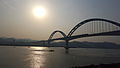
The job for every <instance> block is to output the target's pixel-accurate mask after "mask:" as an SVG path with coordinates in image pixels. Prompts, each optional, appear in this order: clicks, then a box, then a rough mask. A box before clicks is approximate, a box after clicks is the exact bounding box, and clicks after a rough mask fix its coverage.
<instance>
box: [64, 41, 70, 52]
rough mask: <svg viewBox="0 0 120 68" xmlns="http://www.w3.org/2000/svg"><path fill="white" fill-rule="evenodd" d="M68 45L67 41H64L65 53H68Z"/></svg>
mask: <svg viewBox="0 0 120 68" xmlns="http://www.w3.org/2000/svg"><path fill="white" fill-rule="evenodd" d="M68 44H69V41H68V40H66V46H65V53H69V46H68Z"/></svg>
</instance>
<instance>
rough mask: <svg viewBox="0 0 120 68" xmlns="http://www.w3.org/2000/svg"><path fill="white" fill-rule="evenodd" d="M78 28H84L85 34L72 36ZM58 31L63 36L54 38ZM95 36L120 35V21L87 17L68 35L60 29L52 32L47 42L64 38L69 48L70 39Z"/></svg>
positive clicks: (66, 47)
mask: <svg viewBox="0 0 120 68" xmlns="http://www.w3.org/2000/svg"><path fill="white" fill-rule="evenodd" d="M88 27H89V28H88ZM78 28H80V29H81V30H82V32H81V33H84V34H79V35H74V36H72V35H73V34H74V32H75V31H76V30H77V29H78ZM83 31H86V32H83ZM56 33H60V34H61V35H62V36H63V37H61V38H53V36H54V35H55V34H56ZM93 36H120V23H118V22H115V21H111V20H107V19H101V18H92V19H87V20H84V21H82V22H80V23H78V24H77V25H76V26H75V27H73V28H72V29H71V30H70V32H69V33H68V34H67V35H66V34H65V33H64V32H62V31H60V30H56V31H54V32H53V33H51V35H50V37H49V38H48V40H47V42H48V44H49V45H50V43H51V42H52V41H55V40H64V41H65V42H66V46H65V49H66V50H68V49H69V41H70V40H73V39H78V38H85V37H93Z"/></svg>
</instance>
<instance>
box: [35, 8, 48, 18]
mask: <svg viewBox="0 0 120 68" xmlns="http://www.w3.org/2000/svg"><path fill="white" fill-rule="evenodd" d="M33 14H34V16H37V17H44V16H45V15H46V10H45V8H42V7H36V8H34V9H33Z"/></svg>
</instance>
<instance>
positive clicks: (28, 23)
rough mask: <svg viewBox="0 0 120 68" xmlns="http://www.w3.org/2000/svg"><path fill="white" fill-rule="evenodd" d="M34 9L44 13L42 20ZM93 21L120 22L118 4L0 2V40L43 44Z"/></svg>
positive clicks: (96, 0) (105, 0)
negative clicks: (56, 33)
mask: <svg viewBox="0 0 120 68" xmlns="http://www.w3.org/2000/svg"><path fill="white" fill-rule="evenodd" d="M36 6H42V7H44V8H45V9H46V15H45V16H44V17H43V18H38V17H36V16H34V15H33V9H34V8H35V7H36ZM96 17H97V18H106V19H109V20H114V21H117V22H120V0H0V37H16V38H30V39H36V40H43V39H47V38H48V37H49V35H50V33H51V32H53V31H54V30H62V31H64V32H65V33H66V34H67V33H68V32H69V31H70V29H72V28H73V27H74V26H75V25H76V24H77V23H79V22H80V21H83V20H85V19H89V18H96Z"/></svg>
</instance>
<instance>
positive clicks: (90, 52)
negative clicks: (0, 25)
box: [0, 47, 120, 68]
mask: <svg viewBox="0 0 120 68" xmlns="http://www.w3.org/2000/svg"><path fill="white" fill-rule="evenodd" d="M48 50H54V52H49V51H48ZM102 63H120V50H119V49H94V48H71V49H70V50H69V53H68V54H66V53H65V49H64V48H59V47H58V48H46V47H30V48H28V47H0V68H70V67H73V66H83V65H89V64H102Z"/></svg>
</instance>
